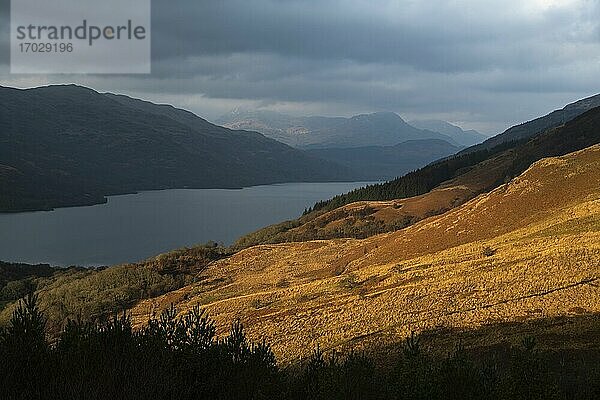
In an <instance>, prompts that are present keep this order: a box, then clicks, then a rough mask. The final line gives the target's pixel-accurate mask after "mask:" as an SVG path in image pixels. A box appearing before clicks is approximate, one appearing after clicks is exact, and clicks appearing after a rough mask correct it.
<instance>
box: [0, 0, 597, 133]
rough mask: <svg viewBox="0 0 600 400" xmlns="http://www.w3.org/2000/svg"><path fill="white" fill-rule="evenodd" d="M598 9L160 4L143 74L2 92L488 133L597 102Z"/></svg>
mask: <svg viewBox="0 0 600 400" xmlns="http://www.w3.org/2000/svg"><path fill="white" fill-rule="evenodd" d="M599 3H600V1H598V0H528V1H525V2H523V1H521V0H518V1H517V0H506V1H489V0H454V1H428V2H424V1H417V0H413V1H373V0H371V1H366V0H302V1H300V0H282V1H275V0H252V1H249V0H218V1H217V0H214V1H213V0H211V1H197V0H177V1H162V0H161V1H159V0H156V1H154V2H153V9H152V15H153V21H152V23H153V26H152V40H153V49H152V51H153V74H152V75H150V76H109V77H103V76H83V77H82V76H73V77H59V76H50V77H28V76H10V75H6V74H3V75H2V77H3V79H2V80H3V82H5V83H8V84H11V83H12V84H14V85H21V86H27V85H34V84H41V83H51V82H60V81H65V80H69V81H75V82H79V83H82V84H87V85H90V86H93V87H95V88H98V89H100V90H111V91H121V92H126V93H130V94H134V95H139V96H142V97H146V98H149V99H154V100H157V101H168V102H172V103H175V104H176V105H180V106H184V107H188V108H191V109H192V110H193V111H195V112H197V113H198V114H201V115H204V116H208V117H211V118H214V117H216V116H217V115H218V114H219V113H222V112H226V111H227V110H228V109H229V108H233V107H234V106H236V105H239V104H244V105H246V106H250V107H268V108H274V109H282V110H284V111H289V112H295V113H297V114H303V113H312V114H332V113H343V114H351V113H354V112H368V111H376V110H382V109H384V110H391V111H396V112H398V113H400V114H402V115H406V116H412V117H419V116H427V117H442V118H445V119H449V120H451V121H453V122H460V123H463V125H465V126H466V127H474V128H480V129H484V130H487V131H489V132H491V133H492V132H493V133H496V132H497V131H499V130H501V129H502V128H504V127H505V126H506V125H508V124H511V123H514V122H519V121H521V120H523V119H528V118H531V117H534V116H537V115H540V114H542V113H545V112H547V111H550V110H551V109H553V108H556V107H558V106H562V105H563V104H564V103H566V102H569V101H572V100H576V99H578V98H581V97H584V96H585V95H588V94H592V93H595V92H600V87H598V84H597V78H598V76H600V23H599V22H598V21H600V6H599ZM2 43H3V42H0V46H2V48H0V50H1V49H5V44H4V45H3V44H2ZM4 43H5V42H4ZM5 69H6V68H5ZM5 69H4V70H5Z"/></svg>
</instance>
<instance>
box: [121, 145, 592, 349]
mask: <svg viewBox="0 0 600 400" xmlns="http://www.w3.org/2000/svg"><path fill="white" fill-rule="evenodd" d="M599 260H600V145H596V146H593V147H591V148H588V149H585V150H582V151H579V152H576V153H572V154H569V155H566V156H563V157H558V158H549V159H543V160H541V161H539V162H537V163H535V164H534V165H533V166H532V167H530V168H529V169H528V170H527V171H526V172H525V173H523V174H522V175H520V176H519V177H518V178H516V179H514V180H512V181H511V182H510V183H508V184H505V185H502V186H500V187H499V188H497V189H495V190H494V191H492V192H491V193H488V194H485V195H481V196H479V197H477V198H475V199H473V200H471V201H469V202H468V203H466V204H464V205H462V206H460V207H458V208H456V209H454V210H451V211H449V212H447V213H445V214H443V215H441V216H437V217H431V218H428V219H426V220H423V221H421V222H419V223H417V224H415V225H413V226H411V227H409V228H406V229H404V230H401V231H398V232H394V233H390V234H385V235H379V236H374V237H371V238H369V239H365V240H351V239H348V240H329V241H315V242H304V243H289V244H281V245H264V246H257V247H252V248H249V249H247V250H244V251H241V252H239V253H237V254H235V255H234V256H232V257H231V258H229V259H225V260H221V261H218V262H216V263H214V264H212V265H211V266H210V267H209V268H208V269H207V270H206V271H204V272H203V273H201V274H200V275H199V276H198V278H197V283H195V284H193V285H190V286H187V287H185V288H183V289H181V290H178V291H175V292H172V293H169V294H167V295H165V296H162V297H159V298H156V299H153V300H148V301H145V302H142V303H140V304H139V305H138V306H136V307H135V308H134V309H133V316H134V320H135V322H136V323H138V324H141V323H143V322H144V321H145V320H146V319H147V317H148V315H150V314H151V313H153V312H157V311H159V310H160V309H162V308H164V307H167V306H168V305H169V304H171V303H174V304H175V305H176V306H177V307H178V308H179V309H180V310H185V309H187V308H189V307H192V306H193V305H196V304H200V305H202V306H204V307H206V308H207V309H208V311H209V313H210V314H211V315H212V317H214V318H215V319H216V320H217V322H218V323H219V329H223V330H224V329H226V328H227V324H228V323H229V321H231V320H232V319H233V318H236V317H239V318H241V319H242V321H243V322H244V323H245V324H246V326H247V328H248V331H249V334H250V336H252V337H255V338H260V337H264V338H266V339H267V340H268V341H269V342H270V343H272V344H273V345H274V349H275V351H276V353H277V354H278V356H280V357H281V358H283V359H290V358H292V357H297V356H305V355H307V354H309V353H310V352H311V351H312V349H313V348H314V347H315V346H317V344H319V345H320V346H321V347H322V348H325V349H331V348H334V347H338V346H348V345H349V346H352V347H359V348H360V347H361V346H362V345H364V344H365V343H373V342H378V341H382V342H383V341H385V342H390V341H394V340H397V339H399V338H401V337H403V336H404V335H406V334H407V333H408V332H409V331H410V330H425V329H430V328H440V327H457V328H474V327H478V326H481V325H485V324H491V323H496V322H507V321H524V320H532V319H537V318H542V317H544V318H546V317H556V316H565V315H581V314H588V313H594V312H600V288H599V284H600V264H599V263H600V262H599ZM590 345H593V343H592V344H590ZM596 345H597V343H596Z"/></svg>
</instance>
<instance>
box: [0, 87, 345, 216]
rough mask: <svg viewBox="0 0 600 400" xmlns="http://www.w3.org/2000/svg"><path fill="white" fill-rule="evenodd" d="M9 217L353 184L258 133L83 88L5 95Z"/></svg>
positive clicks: (1, 117) (2, 176) (3, 183)
mask: <svg viewBox="0 0 600 400" xmlns="http://www.w3.org/2000/svg"><path fill="white" fill-rule="evenodd" d="M0 103H1V104H2V107H1V108H0V143H1V144H2V145H1V146H0V212H7V211H24V210H42V209H44V210H45V209H51V208H53V207H66V206H74V205H89V204H97V203H102V202H104V201H105V197H104V196H106V195H110V194H117V193H128V192H133V191H139V190H150V189H168V188H238V187H243V186H251V185H260V184H271V183H281V182H324V181H325V182H328V181H336V180H348V179H350V178H351V176H350V173H349V171H348V170H347V169H346V168H344V167H342V166H338V165H336V164H333V163H331V162H327V161H324V160H320V159H317V158H315V157H312V156H310V155H307V154H305V153H303V152H301V151H299V150H296V149H293V148H291V147H289V146H286V145H284V144H282V143H279V142H276V141H274V140H272V139H268V138H266V137H264V136H263V135H261V134H259V133H257V132H248V131H233V130H230V129H225V128H222V127H220V126H216V125H213V124H211V123H209V122H208V121H206V120H203V119H202V118H199V117H197V116H196V115H194V114H192V113H190V112H187V111H184V110H179V109H176V108H174V107H172V106H167V105H156V104H152V103H149V102H145V101H141V100H136V99H131V98H127V97H124V96H115V95H110V94H102V93H98V92H96V91H94V90H91V89H87V88H84V87H80V86H75V85H67V86H48V87H40V88H34V89H26V90H20V89H13V88H6V87H0Z"/></svg>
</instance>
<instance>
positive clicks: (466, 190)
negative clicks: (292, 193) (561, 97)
mask: <svg viewBox="0 0 600 400" xmlns="http://www.w3.org/2000/svg"><path fill="white" fill-rule="evenodd" d="M596 143H600V108H596V109H593V110H590V111H588V112H587V113H585V114H583V115H581V116H579V117H577V118H576V119H574V120H572V121H570V122H568V123H566V124H565V125H564V126H561V127H559V128H554V129H550V130H548V131H546V132H545V133H543V134H541V135H538V136H536V137H534V138H532V139H530V140H528V141H521V142H515V143H507V144H501V145H499V146H497V147H495V148H493V149H491V150H485V149H484V150H480V151H477V152H473V153H468V154H463V155H459V156H455V157H451V158H449V159H447V160H443V161H440V162H437V163H433V164H431V165H428V166H426V167H424V168H422V169H420V170H418V171H415V172H412V173H409V174H407V175H406V176H404V177H401V178H398V179H395V180H393V181H390V182H386V183H383V184H376V185H371V186H367V187H365V188H361V189H357V190H355V191H352V192H350V193H347V194H344V195H340V196H337V197H334V198H333V199H331V200H329V201H325V202H322V203H319V204H317V205H316V206H315V208H314V210H313V211H312V212H310V213H307V214H306V215H304V216H302V217H300V218H299V219H297V220H294V221H287V222H284V223H281V224H278V225H273V226H269V227H266V228H263V229H261V230H259V231H257V232H255V233H252V234H249V235H246V236H244V237H242V238H240V239H239V240H238V242H237V243H236V246H237V247H238V248H244V247H248V246H252V245H256V244H264V243H281V242H289V241H304V240H313V239H330V238H342V237H354V238H365V237H367V236H371V235H374V234H379V233H384V232H390V231H394V230H398V229H402V228H405V227H407V226H409V225H411V224H413V223H415V222H417V221H419V220H421V219H423V218H427V217H429V216H432V215H437V214H441V213H443V212H445V211H447V210H450V209H452V208H454V207H456V206H458V205H460V204H463V203H464V202H466V201H467V200H470V199H472V198H473V197H475V196H477V195H478V194H481V193H484V192H487V191H489V190H492V189H494V188H495V187H498V186H499V185H500V184H502V183H504V182H506V181H507V180H509V179H511V178H512V177H515V176H517V175H519V174H520V173H522V172H523V171H525V170H526V169H527V168H528V167H529V166H530V165H531V164H532V163H533V162H535V161H537V160H540V159H541V158H544V157H552V156H560V155H564V154H567V153H570V152H572V151H576V150H580V149H583V148H586V147H588V146H591V145H594V144H596ZM368 199H378V201H364V200H368Z"/></svg>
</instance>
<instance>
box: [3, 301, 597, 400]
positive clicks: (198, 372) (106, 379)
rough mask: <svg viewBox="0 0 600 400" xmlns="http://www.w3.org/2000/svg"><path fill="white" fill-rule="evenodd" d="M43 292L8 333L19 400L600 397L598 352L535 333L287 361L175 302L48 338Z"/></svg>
mask: <svg viewBox="0 0 600 400" xmlns="http://www.w3.org/2000/svg"><path fill="white" fill-rule="evenodd" d="M36 301H37V300H36V297H35V296H33V295H30V296H28V297H27V298H26V299H24V300H23V301H21V302H20V304H19V307H17V308H16V309H15V310H14V312H13V314H12V318H11V320H10V323H9V325H8V327H7V328H5V329H2V330H0V357H1V358H2V360H3V362H2V363H0V398H9V399H15V400H17V399H59V398H60V399H149V398H153V399H311V400H314V399H423V400H425V399H461V400H463V399H486V400H488V399H519V400H533V399H597V398H598V397H599V396H600V359H598V358H597V359H596V360H595V361H593V362H591V363H590V362H589V361H585V360H579V359H576V358H575V359H573V358H571V359H565V358H564V357H563V358H562V359H561V360H558V361H556V359H554V361H552V358H549V357H547V356H546V355H544V354H543V353H542V352H539V351H537V350H536V343H535V339H534V338H531V337H525V338H523V340H522V343H521V344H520V345H518V346H514V347H512V348H510V350H509V351H507V352H492V353H491V354H488V355H487V356H486V357H473V356H472V355H469V352H468V351H467V350H466V349H465V348H464V347H463V346H462V345H461V344H460V343H457V346H456V349H455V350H454V351H453V352H451V353H449V354H447V355H446V356H443V357H439V356H433V355H432V353H431V352H430V351H429V350H426V349H424V348H423V346H421V344H420V339H419V337H418V336H415V335H411V336H410V337H408V338H407V339H406V340H405V341H404V343H402V344H399V345H398V346H397V351H396V353H397V356H396V357H395V358H394V359H393V361H392V362H389V363H387V364H385V365H384V364H381V363H378V362H377V361H376V360H375V359H373V358H371V357H369V355H368V354H365V353H348V354H345V355H339V354H335V353H333V354H329V355H325V354H323V352H321V351H320V350H319V349H315V351H314V353H313V355H312V357H311V358H310V359H308V360H304V361H298V362H297V363H295V364H292V365H288V366H285V367H283V366H281V365H278V364H277V361H276V359H275V356H274V354H273V352H272V351H271V348H270V346H269V344H268V343H265V342H260V343H255V342H252V341H249V340H248V339H247V338H246V336H245V334H244V330H243V326H242V325H241V324H240V323H239V322H238V321H234V322H233V324H232V326H231V330H230V333H229V334H228V335H227V336H225V337H220V338H217V337H216V335H215V332H216V329H215V324H214V323H213V322H212V321H211V320H210V318H209V317H208V316H207V315H206V314H205V313H204V312H203V311H202V310H201V309H199V308H195V309H193V310H192V311H191V312H189V313H187V314H185V315H183V316H178V314H177V311H176V310H175V309H174V308H170V309H168V310H166V311H164V312H163V313H162V314H161V315H160V317H158V318H154V319H151V320H150V321H149V322H148V324H147V326H146V327H145V328H143V329H141V330H139V331H134V330H133V329H132V327H131V324H130V321H129V319H128V317H127V316H126V315H125V314H123V315H121V316H116V315H115V316H114V318H112V319H109V320H108V321H105V322H102V323H93V324H92V323H86V322H81V321H73V320H71V321H69V322H68V323H67V324H66V326H65V328H64V329H63V331H62V332H61V334H60V336H59V337H58V339H57V340H56V341H54V342H53V343H51V344H50V343H48V341H47V333H46V327H45V325H46V320H45V316H44V314H43V313H42V312H41V311H40V309H39V307H38V305H37V302H36Z"/></svg>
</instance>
